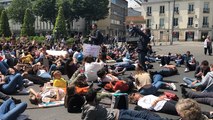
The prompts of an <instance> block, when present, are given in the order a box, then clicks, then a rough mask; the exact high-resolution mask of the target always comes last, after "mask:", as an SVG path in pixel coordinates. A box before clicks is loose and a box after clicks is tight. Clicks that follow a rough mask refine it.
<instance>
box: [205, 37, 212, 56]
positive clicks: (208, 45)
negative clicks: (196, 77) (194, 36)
mask: <svg viewBox="0 0 213 120" xmlns="http://www.w3.org/2000/svg"><path fill="white" fill-rule="evenodd" d="M207 51H208V53H209V55H211V54H212V41H211V39H210V36H207V37H206V39H205V40H204V54H205V55H206V54H207Z"/></svg>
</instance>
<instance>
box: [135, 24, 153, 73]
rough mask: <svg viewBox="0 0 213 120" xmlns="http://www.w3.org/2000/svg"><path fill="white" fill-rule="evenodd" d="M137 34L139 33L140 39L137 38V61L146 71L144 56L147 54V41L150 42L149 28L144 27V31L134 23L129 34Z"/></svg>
mask: <svg viewBox="0 0 213 120" xmlns="http://www.w3.org/2000/svg"><path fill="white" fill-rule="evenodd" d="M135 34H138V35H140V36H141V37H140V39H139V40H138V48H137V52H138V59H139V63H140V64H141V65H142V66H143V69H144V70H145V71H146V70H147V68H146V64H145V56H146V55H147V52H148V47H147V45H148V43H150V36H151V34H150V29H144V31H141V30H140V29H139V28H138V27H136V26H135V25H134V26H133V27H132V30H131V36H132V35H135Z"/></svg>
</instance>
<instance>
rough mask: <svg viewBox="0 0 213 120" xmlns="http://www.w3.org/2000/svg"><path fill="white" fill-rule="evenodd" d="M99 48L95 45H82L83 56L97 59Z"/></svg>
mask: <svg viewBox="0 0 213 120" xmlns="http://www.w3.org/2000/svg"><path fill="white" fill-rule="evenodd" d="M100 49H101V47H100V46H97V45H90V44H84V45H83V55H84V56H90V55H91V56H93V57H98V55H99V53H100Z"/></svg>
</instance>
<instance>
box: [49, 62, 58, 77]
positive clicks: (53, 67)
mask: <svg viewBox="0 0 213 120" xmlns="http://www.w3.org/2000/svg"><path fill="white" fill-rule="evenodd" d="M56 69H57V67H56V64H52V65H51V66H50V69H49V74H50V75H51V72H52V71H55V70H56Z"/></svg>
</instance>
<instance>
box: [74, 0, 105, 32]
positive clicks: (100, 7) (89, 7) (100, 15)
mask: <svg viewBox="0 0 213 120" xmlns="http://www.w3.org/2000/svg"><path fill="white" fill-rule="evenodd" d="M108 5H109V0H73V7H74V8H75V10H76V11H77V13H78V15H79V16H80V17H82V18H85V20H86V32H88V31H89V27H90V26H91V23H92V21H97V20H101V19H105V18H106V17H107V15H108V14H109V7H108Z"/></svg>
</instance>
